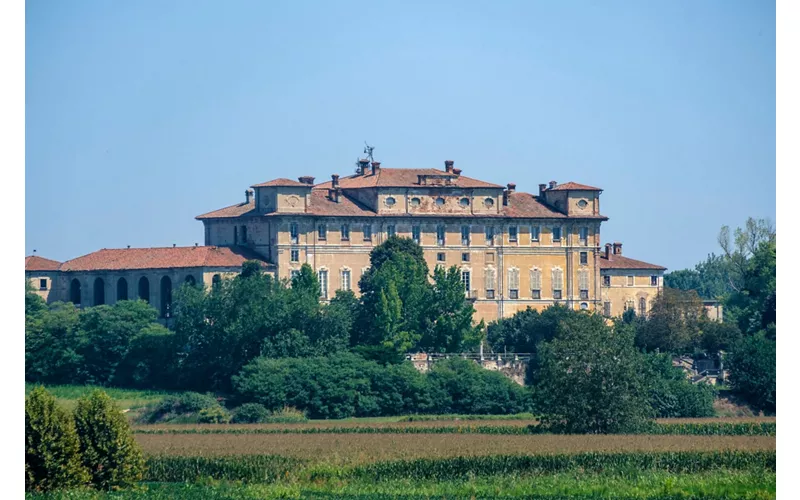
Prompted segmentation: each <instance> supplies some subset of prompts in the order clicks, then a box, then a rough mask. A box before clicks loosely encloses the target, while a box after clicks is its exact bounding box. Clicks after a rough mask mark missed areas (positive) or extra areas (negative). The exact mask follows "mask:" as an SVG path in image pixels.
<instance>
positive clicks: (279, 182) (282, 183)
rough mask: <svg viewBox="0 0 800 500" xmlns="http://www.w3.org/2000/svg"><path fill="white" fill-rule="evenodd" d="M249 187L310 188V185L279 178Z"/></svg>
mask: <svg viewBox="0 0 800 500" xmlns="http://www.w3.org/2000/svg"><path fill="white" fill-rule="evenodd" d="M250 187H254V188H258V187H311V185H310V184H303V183H302V182H298V181H293V180H292V179H286V178H285V177H281V178H279V179H272V180H271V181H267V182H262V183H261V184H253V185H252V186H250Z"/></svg>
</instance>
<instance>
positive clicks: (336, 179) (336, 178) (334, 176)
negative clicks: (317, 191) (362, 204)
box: [331, 174, 339, 188]
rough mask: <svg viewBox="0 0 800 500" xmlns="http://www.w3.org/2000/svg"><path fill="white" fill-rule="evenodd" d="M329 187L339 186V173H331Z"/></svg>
mask: <svg viewBox="0 0 800 500" xmlns="http://www.w3.org/2000/svg"><path fill="white" fill-rule="evenodd" d="M331 187H334V188H338V187H339V174H331Z"/></svg>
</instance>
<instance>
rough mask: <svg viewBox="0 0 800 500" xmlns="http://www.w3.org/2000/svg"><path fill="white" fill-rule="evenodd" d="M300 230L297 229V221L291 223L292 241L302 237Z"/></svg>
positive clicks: (290, 234) (290, 233)
mask: <svg viewBox="0 0 800 500" xmlns="http://www.w3.org/2000/svg"><path fill="white" fill-rule="evenodd" d="M299 235H300V231H298V230H297V223H296V222H292V223H291V224H289V236H290V237H291V239H292V243H297V242H298V240H299V238H300V236H299Z"/></svg>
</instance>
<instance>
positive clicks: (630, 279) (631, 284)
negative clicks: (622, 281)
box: [628, 276, 633, 286]
mask: <svg viewBox="0 0 800 500" xmlns="http://www.w3.org/2000/svg"><path fill="white" fill-rule="evenodd" d="M628 286H633V276H628Z"/></svg>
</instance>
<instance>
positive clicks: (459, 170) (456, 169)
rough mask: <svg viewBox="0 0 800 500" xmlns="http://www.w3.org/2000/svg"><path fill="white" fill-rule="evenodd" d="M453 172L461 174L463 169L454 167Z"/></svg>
mask: <svg viewBox="0 0 800 500" xmlns="http://www.w3.org/2000/svg"><path fill="white" fill-rule="evenodd" d="M453 173H454V174H456V175H461V169H460V168H454V169H453Z"/></svg>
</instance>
